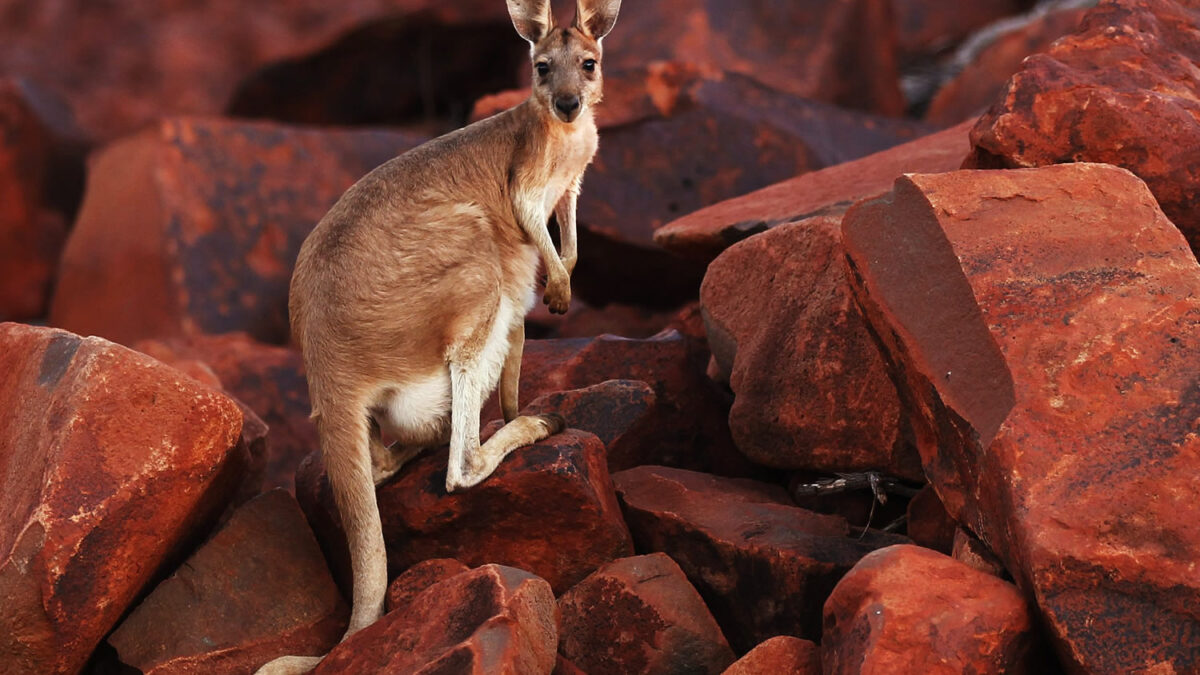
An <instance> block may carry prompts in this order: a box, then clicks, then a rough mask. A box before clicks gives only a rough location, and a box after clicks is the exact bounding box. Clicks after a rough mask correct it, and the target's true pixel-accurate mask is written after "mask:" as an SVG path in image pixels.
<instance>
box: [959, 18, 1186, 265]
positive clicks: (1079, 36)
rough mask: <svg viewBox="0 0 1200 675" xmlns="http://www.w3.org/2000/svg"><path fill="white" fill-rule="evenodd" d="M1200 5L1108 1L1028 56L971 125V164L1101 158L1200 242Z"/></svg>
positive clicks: (1006, 165)
mask: <svg viewBox="0 0 1200 675" xmlns="http://www.w3.org/2000/svg"><path fill="white" fill-rule="evenodd" d="M1198 26H1200V5H1197V4H1196V3H1195V2H1191V1H1189V2H1175V1H1174V0H1106V1H1105V2H1103V3H1101V4H1100V5H1099V6H1097V7H1096V8H1095V9H1093V10H1091V11H1090V12H1088V13H1087V15H1086V16H1085V17H1084V19H1083V23H1082V26H1081V28H1080V30H1079V32H1078V33H1076V34H1074V35H1072V36H1070V37H1067V38H1064V39H1062V40H1060V41H1058V42H1056V43H1054V45H1053V46H1052V47H1051V48H1050V49H1048V50H1047V51H1046V52H1045V53H1042V54H1035V55H1034V56H1031V57H1029V58H1028V59H1026V60H1025V62H1024V64H1023V65H1022V67H1021V70H1020V72H1018V73H1017V74H1016V75H1014V76H1013V78H1012V80H1010V82H1009V85H1008V89H1007V91H1006V92H1005V94H1004V96H1003V98H1002V99H1001V100H999V101H998V102H997V104H996V105H995V106H994V107H993V108H992V109H991V110H990V111H989V112H988V114H986V115H984V116H983V117H982V118H981V119H980V120H979V123H978V125H976V127H975V128H974V129H973V130H972V132H971V141H972V143H973V144H974V147H975V149H974V153H973V155H972V157H971V158H970V160H969V161H968V163H967V164H966V165H964V168H981V169H998V168H1022V167H1034V166H1046V165H1051V164H1061V163H1064V162H1097V163H1106V164H1114V165H1116V166H1120V167H1124V168H1126V169H1129V170H1130V171H1132V172H1133V173H1134V174H1136V175H1137V176H1138V177H1139V178H1141V179H1142V180H1144V181H1145V182H1146V185H1147V186H1148V187H1149V188H1150V191H1151V192H1153V193H1154V197H1155V199H1157V200H1158V203H1159V205H1160V206H1161V207H1162V210H1163V212H1164V213H1166V215H1167V217H1168V218H1170V219H1171V222H1173V223H1174V224H1175V225H1176V226H1177V227H1178V228H1179V229H1180V230H1181V231H1182V232H1183V234H1184V236H1186V237H1187V238H1188V241H1189V242H1191V244H1192V246H1193V248H1195V247H1197V246H1200V209H1198V208H1197V204H1198V203H1200V192H1198V190H1200V187H1198V186H1200V163H1197V162H1196V159H1195V148H1196V147H1197V146H1200V70H1197V68H1196V63H1197V62H1200V33H1198V32H1197V27H1198Z"/></svg>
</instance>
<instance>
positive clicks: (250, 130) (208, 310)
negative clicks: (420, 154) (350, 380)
mask: <svg viewBox="0 0 1200 675" xmlns="http://www.w3.org/2000/svg"><path fill="white" fill-rule="evenodd" d="M415 142H416V139H415V138H413V137H411V136H409V135H404V134H397V133H384V132H351V131H319V130H313V129H300V128H290V127H283V126H278V125H271V124H251V123H243V122H233V121H226V120H189V119H174V120H167V121H163V122H161V123H159V124H158V125H156V126H154V127H152V128H150V129H148V130H146V131H143V132H142V133H140V134H138V135H136V136H133V137H130V138H127V139H123V140H121V141H119V142H117V143H115V144H113V145H111V146H109V147H107V148H106V149H105V150H103V151H102V152H101V153H100V154H99V155H98V156H96V157H95V158H94V159H93V161H92V167H91V171H90V172H89V174H88V187H87V193H86V196H85V198H84V203H83V206H82V210H81V212H80V214H79V219H78V221H77V222H76V224H75V228H74V230H73V231H72V233H71V237H70V239H69V240H68V242H67V247H66V250H65V252H64V254H63V260H62V266H61V272H60V275H59V278H58V285H57V287H56V289H55V294H54V299H53V301H52V303H51V309H50V320H51V323H53V324H55V325H58V326H61V327H63V328H68V329H70V330H75V331H76V332H80V333H85V334H95V335H100V336H103V337H106V338H109V339H112V340H115V341H117V342H121V343H124V344H132V343H133V342H135V341H137V340H140V339H145V338H158V337H170V336H178V335H195V334H197V333H226V332H231V331H237V330H243V331H246V332H247V333H249V334H250V335H251V336H252V337H254V338H256V339H258V340H262V341H265V342H277V343H278V342H284V341H286V340H287V336H288V325H287V289H288V283H289V282H290V279H291V272H292V269H291V268H292V262H293V261H294V260H295V258H296V253H297V251H299V248H300V244H301V242H302V241H303V240H304V237H305V236H307V235H308V232H309V231H310V230H311V229H312V228H313V226H314V225H316V223H317V221H318V220H319V219H320V218H321V216H323V215H324V214H325V212H326V211H327V210H328V208H329V207H330V206H331V205H332V204H333V202H334V201H335V200H336V199H337V198H338V197H339V196H340V195H341V193H342V191H343V190H345V189H346V188H347V187H349V186H350V185H351V184H352V183H353V182H354V181H356V180H358V178H359V177H360V176H361V175H362V174H364V173H366V172H367V171H369V170H370V169H372V168H374V167H375V166H377V165H378V164H381V163H383V162H384V161H386V160H387V159H389V158H390V157H392V156H393V155H395V154H397V153H398V152H400V151H403V150H406V149H408V148H409V147H411V146H412V145H414V144H415Z"/></svg>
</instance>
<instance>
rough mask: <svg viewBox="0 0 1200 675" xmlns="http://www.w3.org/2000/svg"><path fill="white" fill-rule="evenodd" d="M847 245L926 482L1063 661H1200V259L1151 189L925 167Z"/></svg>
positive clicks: (1081, 170)
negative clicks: (1198, 570) (1004, 572)
mask: <svg viewBox="0 0 1200 675" xmlns="http://www.w3.org/2000/svg"><path fill="white" fill-rule="evenodd" d="M1118 37H1119V36H1118ZM1114 39H1117V38H1114ZM1118 44H1120V42H1119V41H1118ZM845 245H846V251H847V260H848V262H849V266H850V269H851V270H852V281H853V284H854V286H855V292H856V294H857V297H858V298H859V300H860V301H861V303H862V304H863V306H864V308H865V310H866V315H867V317H868V319H869V321H870V322H871V324H872V326H873V327H874V331H875V333H876V334H878V335H879V336H880V338H881V340H882V343H883V345H884V346H885V349H886V351H887V353H888V355H889V359H890V362H891V363H893V364H894V365H895V371H894V374H895V378H896V380H897V382H898V385H899V387H900V391H901V393H902V398H903V400H904V404H905V407H906V409H907V411H908V413H909V414H910V415H911V416H912V418H913V424H914V428H915V431H916V432H917V434H916V435H917V439H918V442H919V450H920V452H921V457H922V461H923V463H924V466H925V471H926V473H927V474H928V476H929V478H930V480H931V481H932V482H933V483H934V484H935V485H936V486H937V490H938V494H940V495H941V496H942V498H943V500H944V502H945V504H946V507H947V509H948V511H949V513H950V514H951V515H952V516H954V518H955V519H956V520H958V521H959V522H961V523H964V525H965V526H967V527H968V528H969V529H970V530H971V531H973V532H975V533H977V534H978V535H979V536H980V537H981V538H982V539H983V541H984V542H985V543H986V544H988V546H989V547H991V548H992V549H993V550H994V551H995V552H996V553H997V555H999V557H1000V558H1001V559H1002V560H1003V561H1004V563H1005V566H1006V567H1007V568H1008V570H1009V571H1010V572H1011V573H1012V574H1013V577H1014V578H1015V579H1016V580H1017V583H1018V584H1019V585H1020V586H1021V587H1022V588H1023V589H1024V590H1025V591H1026V592H1027V593H1028V594H1029V595H1030V596H1031V597H1033V598H1034V599H1035V600H1036V602H1037V605H1038V608H1039V610H1040V611H1041V613H1042V617H1043V620H1044V621H1045V623H1046V625H1047V626H1048V628H1049V630H1050V633H1051V635H1052V636H1053V638H1054V640H1055V641H1056V647H1057V650H1058V653H1059V654H1060V656H1061V657H1062V660H1063V661H1064V662H1066V663H1067V664H1070V667H1072V668H1075V669H1079V670H1081V671H1087V672H1136V671H1140V670H1143V669H1145V670H1154V669H1158V670H1162V671H1163V672H1170V671H1171V669H1174V672H1190V671H1194V670H1196V669H1197V668H1200V661H1198V660H1197V659H1200V652H1198V651H1197V650H1196V649H1195V646H1196V645H1197V644H1200V610H1197V608H1198V607H1200V577H1197V575H1196V574H1195V551H1197V550H1200V522H1198V521H1197V519H1196V518H1194V517H1192V513H1193V509H1192V505H1193V504H1194V503H1195V502H1196V500H1197V499H1198V498H1200V486H1197V484H1196V481H1195V479H1194V477H1195V476H1196V475H1197V472H1198V471H1200V460H1198V459H1197V458H1198V457H1200V454H1198V453H1200V440H1198V439H1200V434H1198V432H1200V422H1198V420H1200V407H1198V406H1200V397H1198V396H1197V394H1196V392H1197V391H1200V379H1198V376H1197V371H1196V367H1195V358H1194V355H1195V354H1196V353H1197V350H1198V349H1200V300H1198V299H1197V298H1200V267H1198V266H1197V264H1196V259H1195V256H1194V255H1193V254H1192V253H1191V251H1190V250H1188V247H1187V243H1186V242H1185V241H1184V239H1183V237H1181V236H1180V234H1179V231H1178V230H1176V229H1175V228H1174V227H1173V226H1172V225H1171V223H1170V222H1169V221H1168V220H1167V219H1166V217H1164V216H1163V213H1162V211H1160V210H1159V209H1158V207H1157V205H1156V204H1155V201H1154V197H1153V195H1152V194H1151V193H1150V191H1149V190H1147V189H1146V186H1145V185H1144V184H1143V183H1142V182H1141V181H1139V180H1137V178H1136V177H1134V176H1132V175H1131V174H1129V173H1128V172H1126V171H1123V170H1121V169H1118V168H1114V167H1111V166H1105V165H1094V164H1072V165H1062V166H1054V167H1046V168H1043V169H1036V170H1023V171H977V172H956V173H951V174H941V175H938V176H920V175H918V176H909V177H905V178H901V179H899V180H898V181H897V183H896V187H895V190H894V191H893V193H892V194H891V195H890V197H888V198H887V199H884V200H880V201H875V202H868V203H865V204H862V205H860V206H858V207H856V208H855V209H854V210H852V211H851V212H850V213H848V214H847V215H846V219H845ZM931 298H936V301H932V302H931V301H930V299H931Z"/></svg>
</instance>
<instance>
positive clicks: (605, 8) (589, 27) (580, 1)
mask: <svg viewBox="0 0 1200 675" xmlns="http://www.w3.org/2000/svg"><path fill="white" fill-rule="evenodd" d="M619 11H621V0H576V1H575V27H576V28H578V29H579V30H581V31H583V33H584V34H585V35H587V36H589V37H591V38H592V39H593V40H596V41H597V42H599V41H600V38H602V37H604V36H605V35H608V31H610V30H612V27H613V24H615V23H616V22H617V12H619Z"/></svg>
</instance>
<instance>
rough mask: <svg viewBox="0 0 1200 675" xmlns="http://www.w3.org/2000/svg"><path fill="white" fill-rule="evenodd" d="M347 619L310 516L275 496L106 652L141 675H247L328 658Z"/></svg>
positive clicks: (231, 527)
mask: <svg viewBox="0 0 1200 675" xmlns="http://www.w3.org/2000/svg"><path fill="white" fill-rule="evenodd" d="M348 615H349V610H348V608H347V607H346V603H345V602H343V601H342V597H341V595H340V594H339V592H338V589H337V585H336V584H334V583H333V578H332V577H331V576H329V570H328V568H327V567H326V566H325V559H324V558H322V557H321V549H320V547H318V546H317V540H316V539H315V538H314V537H313V535H312V531H311V530H309V528H308V523H307V522H305V520H304V514H303V513H301V512H300V507H299V506H297V505H296V500H295V499H294V498H293V497H292V496H291V495H289V494H288V493H287V492H285V491H283V490H278V489H277V490H272V491H270V492H267V493H264V494H262V495H260V496H259V497H257V498H255V499H254V500H252V501H250V502H248V503H247V504H245V505H244V506H242V507H241V508H240V509H238V510H237V511H236V512H234V514H233V517H232V518H231V519H230V520H229V522H228V523H227V524H226V525H225V526H224V527H223V528H222V529H221V530H220V531H219V532H217V533H216V534H215V535H214V536H213V538H212V539H211V540H209V541H208V542H207V543H206V544H204V546H203V547H201V548H200V550H198V551H196V553H195V554H193V555H192V556H191V558H189V559H188V561H187V562H186V563H185V564H184V565H183V566H182V567H180V568H179V569H178V570H177V571H176V572H175V574H174V575H172V576H171V577H170V578H168V579H167V580H166V581H164V582H162V583H161V584H159V585H158V587H157V588H155V589H154V591H153V592H151V593H150V595H149V596H148V597H147V598H146V599H145V600H144V601H142V604H140V605H138V607H137V608H136V609H135V610H134V611H133V613H132V614H130V615H129V617H128V618H127V619H125V621H123V622H122V623H121V625H120V627H118V628H117V630H116V632H114V633H113V635H112V637H110V638H109V642H110V643H111V644H112V645H113V646H114V647H116V649H117V652H118V653H119V654H120V656H121V660H122V662H124V663H126V664H128V665H130V666H133V667H135V668H137V669H138V670H140V671H141V672H143V673H148V674H149V673H181V674H182V673H196V674H197V675H201V674H205V673H214V672H225V673H235V672H236V673H251V672H253V671H254V670H255V669H256V668H258V666H260V665H262V664H263V663H266V662H267V661H270V660H271V659H273V658H275V657H277V656H283V655H286V654H314V655H319V654H324V653H325V652H327V651H329V649H330V648H331V647H333V646H334V645H335V644H337V641H338V640H339V639H340V638H341V636H342V632H343V631H345V629H346V619H347V616H348Z"/></svg>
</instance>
